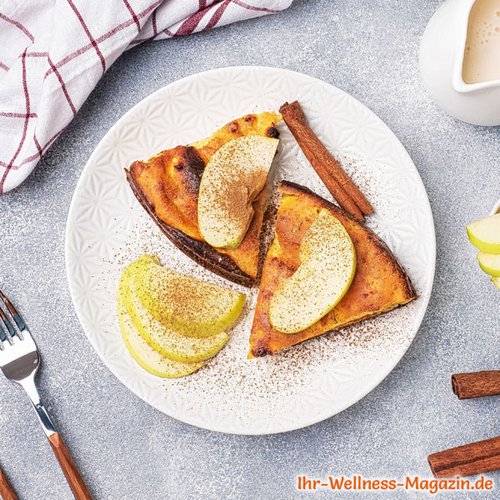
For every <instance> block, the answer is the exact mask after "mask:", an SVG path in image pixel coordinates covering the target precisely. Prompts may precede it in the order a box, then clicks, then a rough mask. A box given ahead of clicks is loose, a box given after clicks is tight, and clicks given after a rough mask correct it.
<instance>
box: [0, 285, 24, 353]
mask: <svg viewBox="0 0 500 500" xmlns="http://www.w3.org/2000/svg"><path fill="white" fill-rule="evenodd" d="M0 301H1V302H2V303H3V305H4V306H5V309H6V310H5V311H4V309H2V307H1V305H0V320H1V322H0V323H2V324H3V326H4V328H2V326H1V324H0V348H2V347H3V342H4V341H5V340H8V341H9V343H12V337H14V336H15V335H17V336H18V337H19V338H20V339H21V340H22V338H23V337H22V333H21V332H23V331H24V330H25V329H26V324H25V323H24V321H23V319H22V318H21V316H20V315H19V313H18V312H17V311H16V308H15V307H14V306H13V305H12V302H11V301H10V300H9V299H8V298H7V297H6V296H5V295H4V294H3V292H2V291H1V290H0ZM6 313H8V314H6ZM9 315H10V316H11V317H12V320H14V323H15V324H16V326H17V328H18V329H19V331H17V330H16V329H15V327H14V325H13V324H12V320H11V319H10V317H9ZM7 333H8V335H7Z"/></svg>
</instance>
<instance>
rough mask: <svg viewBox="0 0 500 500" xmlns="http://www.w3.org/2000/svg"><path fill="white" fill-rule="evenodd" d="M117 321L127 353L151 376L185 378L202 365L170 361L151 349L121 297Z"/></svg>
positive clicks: (200, 363) (199, 363) (119, 298)
mask: <svg viewBox="0 0 500 500" xmlns="http://www.w3.org/2000/svg"><path fill="white" fill-rule="evenodd" d="M118 319H119V324H120V332H121V335H122V338H123V341H124V343H125V346H126V348H127V350H128V352H129V353H130V355H131V356H132V358H134V360H135V361H136V362H137V364H139V366H141V367H142V368H144V369H145V370H146V371H148V372H149V373H151V374H152V375H156V376H157V377H162V378H179V377H185V376H186V375H191V374H192V373H194V372H196V371H197V370H199V369H200V368H201V367H202V366H203V365H204V363H203V361H200V362H197V363H181V362H179V361H172V360H171V359H169V358H167V357H165V356H163V355H161V354H160V353H158V352H156V351H155V350H154V349H152V348H151V347H150V346H149V344H147V343H146V342H145V341H144V339H143V338H142V337H141V335H140V334H139V332H138V331H137V329H136V328H135V325H134V323H133V321H132V319H131V318H130V316H129V315H128V313H127V310H126V307H125V304H124V301H123V297H122V296H121V295H119V296H118Z"/></svg>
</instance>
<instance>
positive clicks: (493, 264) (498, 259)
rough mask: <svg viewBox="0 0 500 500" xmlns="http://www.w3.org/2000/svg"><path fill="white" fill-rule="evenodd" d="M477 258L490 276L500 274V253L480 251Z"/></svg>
mask: <svg viewBox="0 0 500 500" xmlns="http://www.w3.org/2000/svg"><path fill="white" fill-rule="evenodd" d="M477 260H478V262H479V266H480V267H481V269H482V270H483V271H484V272H485V273H486V274H489V275H490V276H500V254H497V255H495V254H493V253H484V252H479V253H478V254H477Z"/></svg>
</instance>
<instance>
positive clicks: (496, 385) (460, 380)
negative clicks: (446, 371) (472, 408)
mask: <svg viewBox="0 0 500 500" xmlns="http://www.w3.org/2000/svg"><path fill="white" fill-rule="evenodd" d="M451 386H452V388H453V392H454V393H455V394H456V395H457V396H458V399H471V398H482V397H483V396H499V395H500V370H489V371H481V372H472V373H455V374H454V375H452V376H451Z"/></svg>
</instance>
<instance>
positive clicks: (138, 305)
mask: <svg viewBox="0 0 500 500" xmlns="http://www.w3.org/2000/svg"><path fill="white" fill-rule="evenodd" d="M141 270H142V268H141V267H139V268H137V269H136V271H135V273H140V272H141ZM124 295H125V305H126V308H127V311H128V313H129V315H130V317H131V319H132V321H133V322H134V325H135V327H136V328H137V330H138V332H139V334H140V335H141V337H142V338H143V339H144V340H145V341H146V343H147V344H149V345H150V346H151V347H152V348H153V349H154V350H155V351H158V352H159V353H160V354H163V356H165V357H167V358H169V359H172V360H174V361H181V362H184V363H193V362H196V361H206V360H207V359H210V358H213V357H214V356H215V355H216V354H217V353H218V352H219V351H220V350H221V349H222V348H223V347H224V346H225V345H226V343H227V341H228V340H229V335H228V334H227V333H225V332H222V333H218V334H217V335H213V336H211V337H207V338H193V337H186V336H184V335H181V334H180V333H177V332H176V331H174V330H172V329H171V328H168V327H167V326H165V325H164V324H163V323H160V322H159V321H158V320H157V319H156V318H155V317H154V316H153V315H152V314H151V313H150V312H149V311H148V310H147V309H146V308H145V307H144V305H143V304H142V302H141V301H140V300H139V298H138V297H137V294H136V291H135V279H134V276H133V275H132V276H131V277H130V279H129V280H128V289H127V290H126V291H125V292H124Z"/></svg>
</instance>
